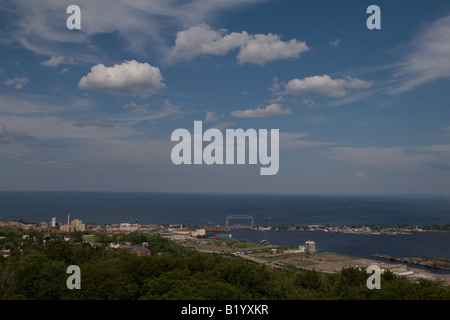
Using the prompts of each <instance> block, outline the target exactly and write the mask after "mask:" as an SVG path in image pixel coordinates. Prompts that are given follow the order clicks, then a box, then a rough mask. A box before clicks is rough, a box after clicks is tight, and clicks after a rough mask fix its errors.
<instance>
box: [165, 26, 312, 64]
mask: <svg viewBox="0 0 450 320" xmlns="http://www.w3.org/2000/svg"><path fill="white" fill-rule="evenodd" d="M235 49H239V53H238V55H237V60H238V62H239V63H241V64H243V63H255V64H260V65H263V64H265V63H267V62H270V61H273V60H279V59H296V58H298V57H299V56H300V53H302V52H305V51H308V50H309V48H308V46H307V45H306V43H305V42H302V41H298V40H296V39H292V40H290V41H282V40H281V39H280V36H279V35H275V34H271V33H269V34H267V35H265V34H256V35H250V34H248V33H247V32H246V31H242V32H232V33H228V31H227V30H225V29H221V30H213V29H212V28H211V27H210V26H208V25H206V24H202V25H199V26H194V27H190V28H189V29H187V30H184V31H180V32H178V33H177V35H176V39H175V45H174V46H173V47H172V49H171V52H170V57H171V58H172V59H184V60H189V59H192V58H195V57H197V56H199V55H217V56H223V55H225V54H227V53H228V52H230V51H231V50H235Z"/></svg>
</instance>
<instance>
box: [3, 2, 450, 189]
mask: <svg viewBox="0 0 450 320" xmlns="http://www.w3.org/2000/svg"><path fill="white" fill-rule="evenodd" d="M70 5H77V6H79V8H80V9H81V12H80V19H81V24H80V29H79V30H77V29H74V30H70V29H68V28H67V25H66V21H67V19H68V18H69V17H70V14H68V13H67V8H68V7H69V6H70ZM370 5H378V6H379V7H380V9H381V29H374V30H370V29H368V28H367V25H366V21H367V19H368V18H369V17H370V14H368V13H367V12H366V10H367V8H368V7H369V6H370ZM0 17H1V18H0V33H1V37H0V39H1V40H0V50H1V52H2V54H1V60H0V79H1V81H0V88H1V92H2V94H1V95H0V190H66V191H130V192H134V191H136V192H205V193H208V192H213V193H216V192H217V193H277V194H437V195H439V194H447V195H448V194H449V190H450V120H449V119H450V110H449V108H448V101H449V98H450V90H449V88H450V79H449V78H450V3H449V2H448V1H439V0H437V1H434V2H433V4H432V5H431V4H430V3H427V2H425V1H417V0H414V1H394V2H393V1H381V0H380V1H376V2H369V1H349V2H346V3H345V5H343V4H342V3H340V2H333V1H315V2H314V3H310V2H302V1H283V0H275V1H270V0H245V1H236V0H222V1H207V2H205V1H201V0H192V1H185V2H179V1H151V2H148V1H144V0H133V1H122V0H117V1H115V2H114V3H111V2H109V1H95V3H93V2H91V1H86V0H79V1H76V3H75V2H74V3H72V2H69V1H58V3H53V2H52V1H40V2H31V3H30V2H29V1H25V0H19V1H9V0H8V1H4V2H2V4H1V5H0ZM194 121H202V122H203V127H204V130H207V129H210V128H216V129H218V130H220V131H221V132H222V133H225V130H227V129H240V128H242V129H243V130H247V129H255V130H263V129H267V130H271V129H277V130H279V170H278V171H277V173H276V174H274V175H271V176H261V175H260V173H259V171H260V165H259V164H258V165H250V164H245V165H236V164H234V165H206V164H202V165H188V166H186V165H175V164H174V163H173V162H172V160H171V151H172V149H173V147H174V146H175V145H176V143H175V142H173V141H171V134H172V132H173V131H174V130H176V129H179V128H182V129H186V130H188V131H190V132H192V131H193V128H194Z"/></svg>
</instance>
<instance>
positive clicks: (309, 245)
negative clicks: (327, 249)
mask: <svg viewBox="0 0 450 320" xmlns="http://www.w3.org/2000/svg"><path fill="white" fill-rule="evenodd" d="M305 251H306V252H308V253H313V252H315V251H316V243H315V242H314V241H305Z"/></svg>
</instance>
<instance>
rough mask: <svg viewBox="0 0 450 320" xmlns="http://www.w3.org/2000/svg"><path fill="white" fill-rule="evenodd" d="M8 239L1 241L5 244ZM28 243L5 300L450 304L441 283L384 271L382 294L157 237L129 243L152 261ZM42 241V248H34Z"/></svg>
mask: <svg viewBox="0 0 450 320" xmlns="http://www.w3.org/2000/svg"><path fill="white" fill-rule="evenodd" d="M5 239H7V238H6V237H5V238H3V239H2V240H0V244H1V245H5V242H8V241H5ZM20 239H21V242H22V243H21V244H19V245H20V246H21V247H20V248H21V249H22V250H20V249H19V247H17V248H16V249H12V250H11V255H10V256H9V257H8V258H0V298H1V299H8V300H12V299H21V300H48V299H51V300H138V299H151V300H161V299H176V300H184V299H189V300H203V299H207V300H262V299H271V300H302V299H309V300H311V299H318V300H325V299H333V300H336V299H363V300H367V299H388V300H395V299H401V300H405V299H408V300H410V299H441V300H442V299H445V300H448V299H450V289H449V287H447V286H444V285H442V284H441V283H440V282H437V281H430V280H421V281H419V282H418V283H413V282H411V281H409V280H406V279H403V278H399V277H396V276H394V275H393V274H392V273H390V272H388V273H384V274H383V275H382V277H381V289H380V290H377V289H373V290H369V289H368V288H367V286H366V281H367V278H368V276H369V275H368V274H367V273H366V272H365V271H361V270H358V269H356V268H347V269H344V270H342V271H341V272H340V273H337V274H324V273H320V272H317V271H311V270H300V269H294V268H292V269H271V268H267V267H265V266H260V265H254V264H252V263H250V262H247V261H244V260H242V259H240V258H238V257H234V256H226V255H219V254H206V253H201V252H197V251H194V250H191V249H188V248H185V247H182V246H179V245H176V244H175V243H173V242H172V241H169V240H166V239H163V238H161V237H159V236H155V235H143V234H137V233H132V234H129V235H121V239H125V240H126V241H130V242H132V243H135V244H140V243H141V241H142V240H145V242H148V247H149V248H150V249H151V255H150V256H137V255H135V254H133V253H131V252H129V251H128V250H126V249H121V250H116V249H112V248H110V247H109V246H108V245H106V242H107V240H106V239H107V237H104V236H100V237H99V239H100V240H103V241H104V244H101V245H97V246H92V245H90V244H87V243H81V242H80V243H78V244H70V243H68V242H66V241H64V240H61V239H54V240H51V241H48V242H47V243H46V245H45V247H44V246H41V245H39V244H38V243H37V242H36V241H34V239H31V238H30V239H22V238H21V237H20ZM32 242H34V245H32ZM74 264H75V265H78V266H79V267H80V270H81V289H79V290H77V289H72V290H69V289H68V288H67V287H66V280H67V278H68V277H69V274H67V273H66V270H67V267H68V266H69V265H74Z"/></svg>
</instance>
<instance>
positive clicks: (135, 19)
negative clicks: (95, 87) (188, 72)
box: [0, 0, 267, 64]
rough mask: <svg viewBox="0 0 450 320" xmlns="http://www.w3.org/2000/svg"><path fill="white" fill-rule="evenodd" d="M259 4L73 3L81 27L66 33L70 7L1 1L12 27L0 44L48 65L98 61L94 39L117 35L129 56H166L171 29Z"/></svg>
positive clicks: (198, 0) (243, 0)
mask: <svg viewBox="0 0 450 320" xmlns="http://www.w3.org/2000/svg"><path fill="white" fill-rule="evenodd" d="M264 1H267V0H239V1H238V0H221V1H204V0H188V1H181V2H180V1H166V0H154V1H150V2H149V1H147V0H116V1H114V3H113V4H112V3H111V1H109V0H98V1H90V0H78V1H77V3H76V4H77V5H78V6H79V7H80V9H81V16H82V28H81V30H80V32H71V33H70V34H69V32H70V31H68V30H67V28H64V26H65V23H64V22H65V19H67V18H68V17H69V15H68V14H66V9H67V7H68V6H69V5H71V4H72V3H71V2H69V1H57V2H55V1H39V2H35V1H31V2H30V1H28V0H14V1H13V0H6V2H5V1H4V2H5V3H4V4H3V3H2V10H4V12H5V13H6V15H5V19H8V22H9V23H11V25H12V26H14V28H10V30H12V32H1V31H0V35H1V36H2V37H1V38H2V41H8V42H9V43H11V42H17V43H19V44H21V45H22V46H23V47H25V48H26V49H28V50H30V51H33V52H35V53H38V54H41V55H44V56H47V57H49V59H50V60H48V61H49V62H48V63H49V64H56V63H57V60H55V58H53V61H52V57H65V58H68V59H72V60H71V61H72V62H73V63H75V64H77V63H88V62H93V61H98V53H99V52H100V50H99V48H98V47H97V46H98V44H96V43H95V42H94V40H93V38H94V37H95V36H96V35H99V34H116V35H117V36H118V37H119V38H120V39H121V41H123V42H124V43H125V44H126V45H125V47H126V48H127V51H129V52H134V53H139V54H145V53H146V52H148V51H149V50H155V48H157V50H156V52H159V53H160V54H162V55H165V52H166V49H167V34H169V33H172V32H174V30H177V29H180V28H187V27H189V26H192V25H197V24H199V23H203V22H210V21H211V22H212V21H214V19H215V18H216V17H217V16H218V15H219V14H221V13H224V12H227V11H229V10H233V9H238V8H243V7H246V6H251V5H254V4H257V3H261V2H264ZM105 10H107V14H105ZM80 44H84V46H80ZM74 46H76V48H77V50H76V53H75V52H74V50H73V48H74ZM102 54H105V52H102Z"/></svg>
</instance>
